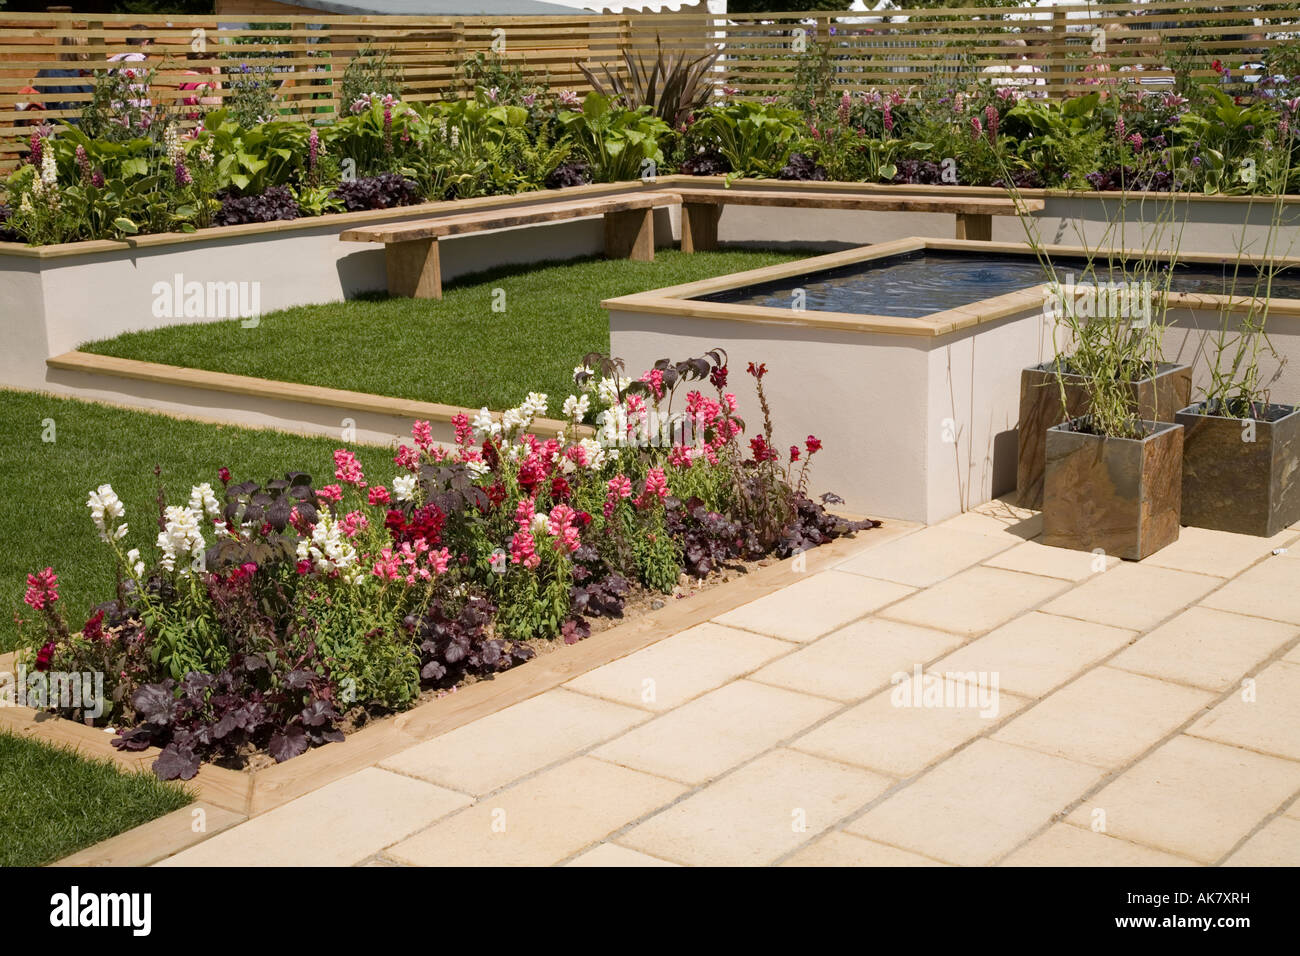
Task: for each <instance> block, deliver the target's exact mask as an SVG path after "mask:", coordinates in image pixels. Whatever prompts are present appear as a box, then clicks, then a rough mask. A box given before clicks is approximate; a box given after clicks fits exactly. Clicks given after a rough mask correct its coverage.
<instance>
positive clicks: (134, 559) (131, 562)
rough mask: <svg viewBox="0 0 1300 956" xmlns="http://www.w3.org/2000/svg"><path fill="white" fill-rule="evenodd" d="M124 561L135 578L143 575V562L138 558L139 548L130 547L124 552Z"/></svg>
mask: <svg viewBox="0 0 1300 956" xmlns="http://www.w3.org/2000/svg"><path fill="white" fill-rule="evenodd" d="M126 563H127V565H128V566H129V567H130V568H131V571H132V572H133V573H134V574H135V576H136V578H142V577H144V562H143V561H141V560H140V549H139V548H132V549H131V550H130V551H128V552H127V553H126Z"/></svg>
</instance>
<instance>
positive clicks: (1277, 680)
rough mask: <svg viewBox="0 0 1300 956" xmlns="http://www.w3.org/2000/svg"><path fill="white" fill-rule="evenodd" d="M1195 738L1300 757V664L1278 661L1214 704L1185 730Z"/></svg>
mask: <svg viewBox="0 0 1300 956" xmlns="http://www.w3.org/2000/svg"><path fill="white" fill-rule="evenodd" d="M1187 732H1188V733H1189V734H1191V735H1192V736H1194V737H1204V738H1205V739H1207V740H1217V741H1218V742H1219V743H1224V744H1232V745H1234V746H1237V747H1245V748H1247V749H1249V750H1259V751H1262V752H1263V753H1268V754H1274V755H1276V756H1278V757H1287V758H1288V759H1291V760H1300V664H1289V663H1287V662H1285V661H1278V662H1276V663H1274V664H1271V665H1269V666H1268V667H1266V668H1265V669H1264V670H1262V671H1260V672H1259V673H1258V674H1257V675H1255V677H1254V684H1253V686H1252V687H1248V688H1242V690H1241V691H1240V692H1238V693H1235V694H1231V695H1229V696H1228V697H1226V698H1224V700H1223V701H1222V702H1221V703H1219V704H1216V705H1215V706H1214V708H1213V709H1212V710H1211V711H1210V712H1209V713H1208V714H1206V715H1205V716H1204V717H1202V718H1201V719H1200V720H1198V721H1197V722H1196V723H1194V724H1192V726H1191V727H1190V728H1189V729H1188V731H1187Z"/></svg>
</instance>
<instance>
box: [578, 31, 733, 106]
mask: <svg viewBox="0 0 1300 956" xmlns="http://www.w3.org/2000/svg"><path fill="white" fill-rule="evenodd" d="M721 55H722V51H721V49H719V48H717V47H713V48H710V49H708V50H706V51H705V52H704V53H702V54H700V55H699V56H695V57H691V56H688V55H687V54H686V53H685V52H676V53H670V52H665V50H664V46H663V38H662V37H660V36H659V35H658V34H656V35H655V56H654V58H653V60H652V61H650V62H647V61H646V59H645V58H644V57H642V56H640V55H635V56H634V55H633V54H632V52H631V51H630V50H626V49H625V50H624V51H623V66H624V70H625V71H626V74H627V76H626V78H625V77H624V76H623V72H624V71H620V70H617V69H614V70H611V69H610V67H609V65H608V64H604V65H603V66H602V72H603V73H604V77H603V79H602V77H601V76H599V75H597V73H596V72H595V71H594V70H591V69H590V68H588V67H587V66H585V65H583V64H581V63H580V64H578V69H580V70H581V71H582V75H583V76H585V77H586V78H587V82H589V83H590V84H591V87H592V89H594V90H595V91H596V92H598V93H600V94H601V95H602V96H605V97H607V98H608V99H610V100H616V101H618V102H619V103H620V104H621V105H623V106H625V107H627V108H628V109H639V108H641V107H643V106H644V107H647V108H648V109H649V110H650V112H651V113H653V114H654V115H655V116H658V117H659V118H660V119H661V120H663V121H664V122H666V123H668V124H669V125H670V126H673V127H674V128H675V127H677V126H680V125H681V124H682V123H683V122H685V120H686V118H687V117H688V116H689V115H690V114H691V113H694V112H697V111H699V110H702V109H704V107H706V106H707V105H708V104H709V101H710V99H711V98H712V95H713V84H712V82H711V77H710V73H711V72H712V70H713V67H714V64H716V63H717V62H718V57H719V56H721Z"/></svg>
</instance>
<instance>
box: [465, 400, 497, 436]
mask: <svg viewBox="0 0 1300 956" xmlns="http://www.w3.org/2000/svg"><path fill="white" fill-rule="evenodd" d="M470 424H471V425H472V426H473V428H474V440H475V441H476V442H481V441H483V440H484V439H485V438H496V437H497V436H498V435H500V434H501V424H500V422H494V421H493V420H492V413H491V412H489V411H488V410H487V408H486V407H485V408H481V409H479V413H478V414H477V415H475V416H474V421H473V422H471V423H470Z"/></svg>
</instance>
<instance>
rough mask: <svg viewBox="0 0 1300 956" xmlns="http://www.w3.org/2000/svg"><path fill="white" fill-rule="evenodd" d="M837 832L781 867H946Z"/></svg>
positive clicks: (938, 862)
mask: <svg viewBox="0 0 1300 956" xmlns="http://www.w3.org/2000/svg"><path fill="white" fill-rule="evenodd" d="M950 865H951V864H949V863H942V862H940V861H939V860H932V859H930V858H929V857H926V856H921V854H919V853H912V852H910V851H908V850H900V849H898V847H893V846H887V845H886V844H884V843H877V842H876V841H875V840H868V839H867V838H866V837H860V836H854V835H853V834H851V833H844V832H842V831H839V830H835V831H832V832H831V833H827V834H825V835H824V836H820V837H818V838H817V839H816V840H814V841H813V842H812V843H810V844H809V845H808V846H806V847H804V848H803V849H802V850H800V851H799V852H798V853H795V854H793V855H791V856H790V857H789V858H787V859H786V860H785V861H784V862H783V863H782V864H781V866H950Z"/></svg>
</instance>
